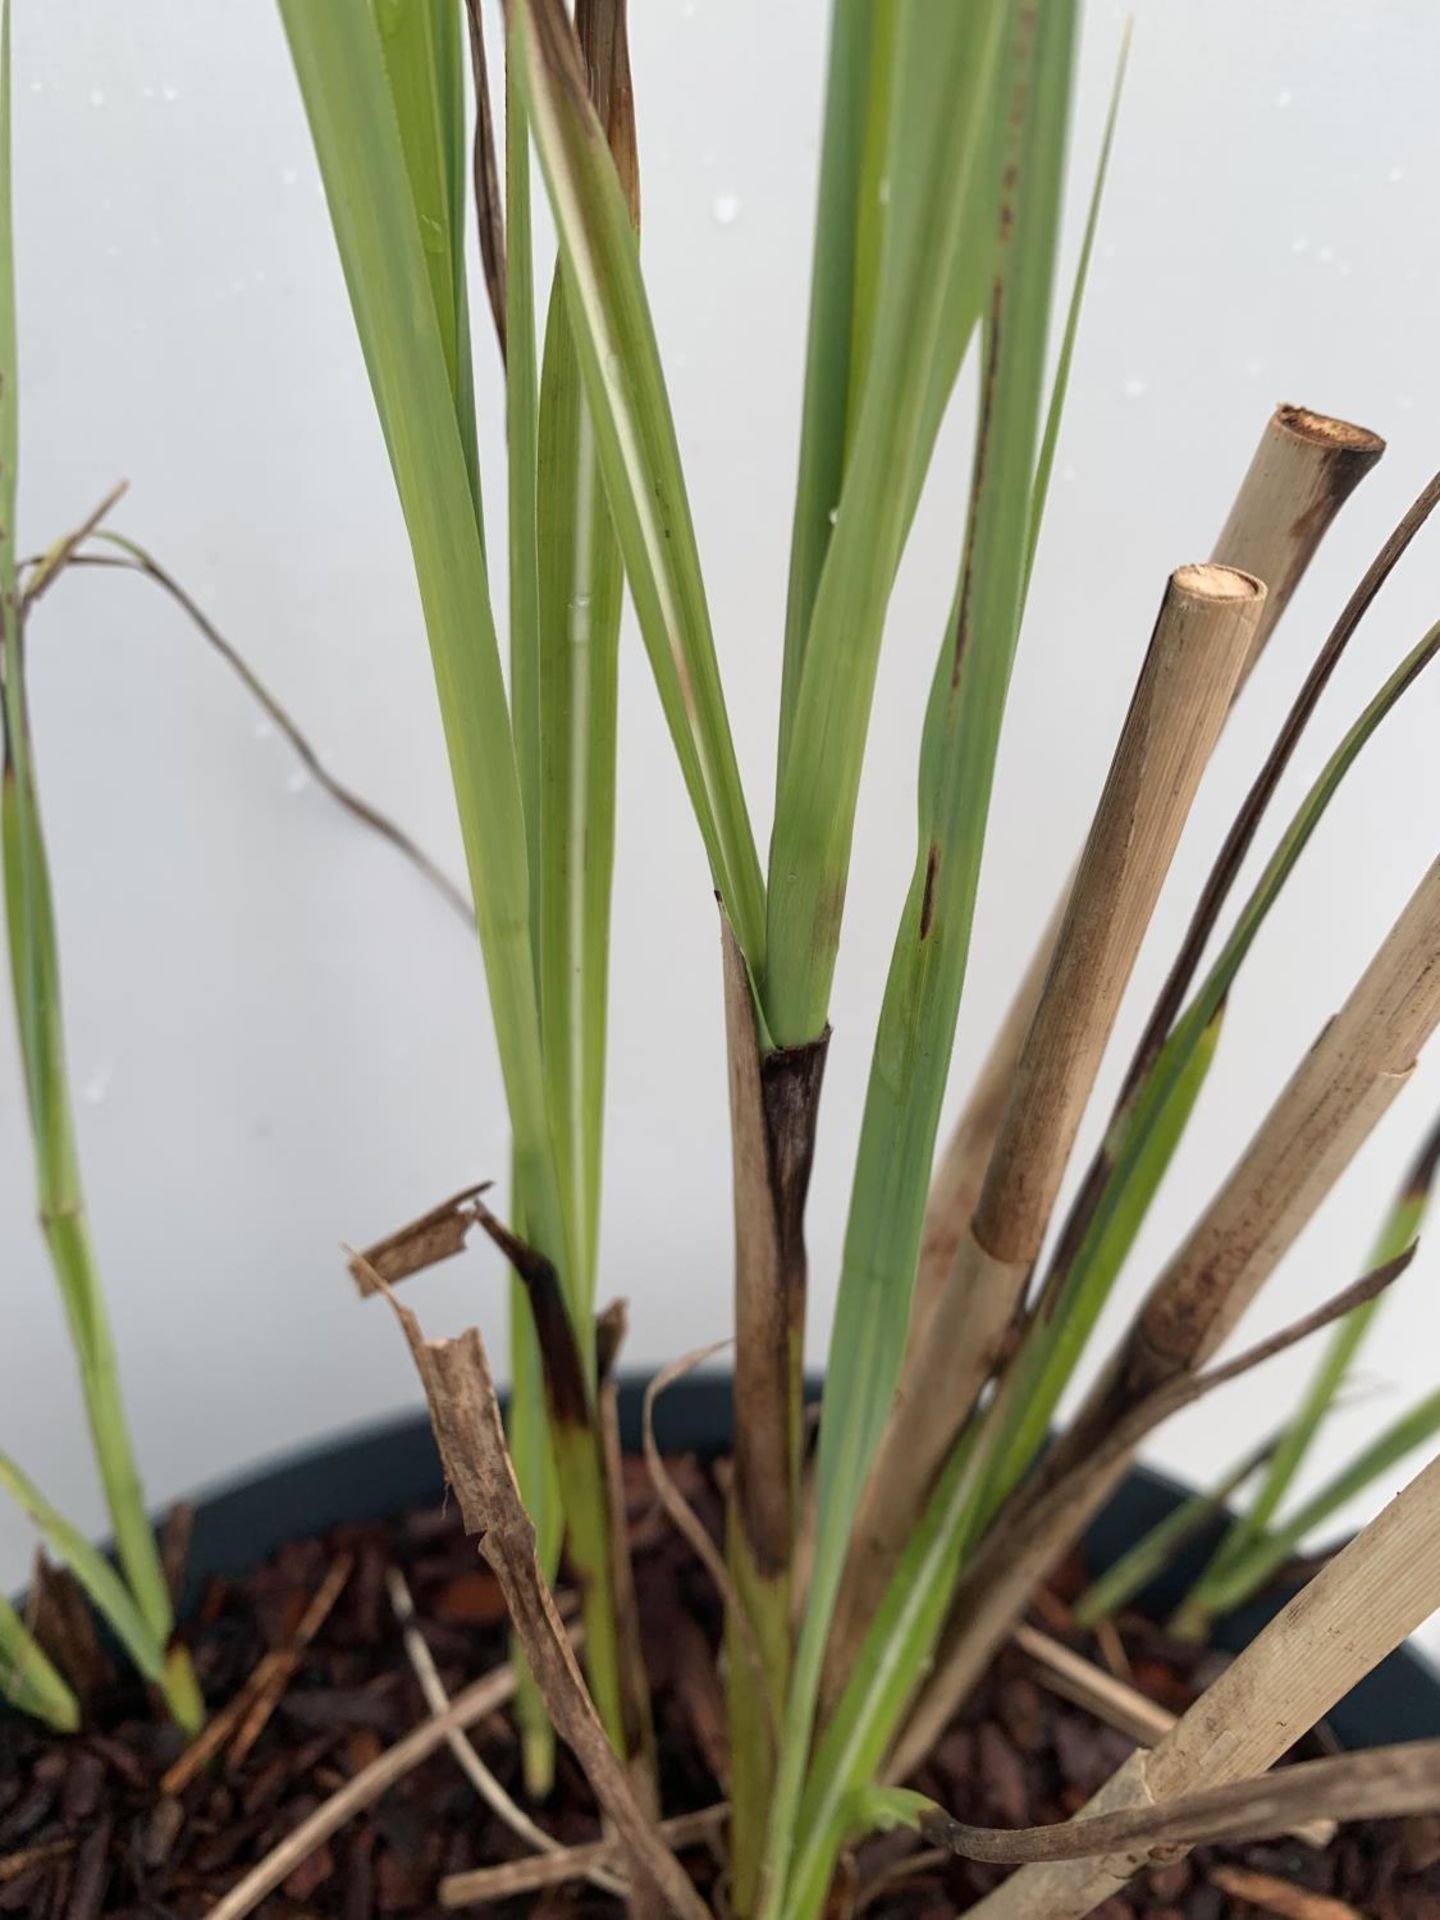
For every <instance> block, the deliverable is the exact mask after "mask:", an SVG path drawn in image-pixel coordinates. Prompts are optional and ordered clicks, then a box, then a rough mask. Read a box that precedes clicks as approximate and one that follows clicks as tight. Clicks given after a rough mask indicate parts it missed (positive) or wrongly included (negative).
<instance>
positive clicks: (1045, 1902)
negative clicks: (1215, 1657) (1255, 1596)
mask: <svg viewBox="0 0 1440 1920" xmlns="http://www.w3.org/2000/svg"><path fill="white" fill-rule="evenodd" d="M1437 1593H1440V1460H1433V1461H1431V1463H1430V1465H1429V1466H1427V1467H1426V1468H1424V1470H1423V1471H1422V1472H1421V1473H1419V1474H1418V1475H1417V1476H1416V1478H1415V1479H1414V1480H1412V1481H1411V1482H1410V1484H1409V1486H1408V1487H1406V1488H1405V1490H1404V1491H1403V1492H1402V1493H1401V1494H1400V1495H1399V1496H1398V1497H1397V1498H1396V1499H1395V1500H1393V1501H1392V1502H1391V1503H1390V1505H1389V1506H1388V1507H1386V1508H1385V1510H1384V1511H1383V1512H1382V1513H1381V1514H1380V1515H1379V1516H1378V1517H1377V1518H1376V1519H1374V1520H1372V1521H1371V1522H1370V1524H1369V1526H1367V1527H1366V1528H1364V1529H1363V1531H1362V1532H1361V1533H1359V1534H1357V1536H1356V1537H1355V1539H1354V1540H1352V1541H1351V1542H1350V1544H1349V1545H1348V1546H1347V1547H1345V1548H1343V1549H1342V1550H1341V1552H1340V1553H1338V1554H1337V1555H1336V1556H1335V1558H1334V1559H1333V1560H1331V1561H1330V1562H1329V1563H1328V1565H1326V1566H1325V1567H1324V1568H1322V1570H1321V1571H1320V1573H1318V1574H1317V1575H1316V1577H1315V1579H1314V1580H1312V1581H1311V1583H1310V1584H1309V1586H1307V1587H1306V1588H1305V1589H1304V1591H1303V1592H1301V1593H1299V1594H1297V1595H1296V1596H1295V1598H1294V1599H1293V1600H1292V1601H1291V1602H1290V1603H1289V1605H1288V1606H1286V1607H1285V1608H1284V1609H1283V1610H1282V1611H1281V1612H1280V1613H1279V1614H1277V1615H1276V1617H1275V1619H1274V1620H1272V1621H1271V1623H1270V1625H1269V1626H1268V1627H1266V1628H1265V1630H1264V1631H1263V1632H1262V1633H1261V1634H1260V1635H1259V1637H1258V1638H1257V1639H1255V1640H1253V1641H1252V1642H1251V1643H1250V1645H1249V1646H1248V1647H1247V1648H1246V1649H1245V1651H1244V1652H1243V1653H1242V1654H1240V1655H1239V1656H1238V1657H1237V1658H1236V1660H1235V1661H1234V1662H1233V1663H1232V1664H1231V1665H1230V1666H1229V1667H1227V1668H1226V1669H1225V1671H1224V1672H1223V1673H1222V1674H1221V1676H1220V1678H1219V1679H1218V1680H1216V1681H1215V1683H1214V1684H1213V1685H1212V1686H1211V1687H1209V1688H1208V1689H1207V1690H1206V1691H1205V1692H1204V1693H1203V1694H1202V1695H1201V1696H1200V1698H1199V1699H1198V1700H1197V1701H1196V1702H1195V1704H1194V1706H1192V1707H1191V1708H1190V1710H1189V1711H1188V1712H1187V1713H1186V1714H1184V1715H1183V1716H1182V1717H1181V1719H1180V1720H1179V1721H1178V1722H1177V1723H1176V1725H1175V1728H1174V1729H1173V1731H1172V1732H1171V1733H1169V1734H1167V1735H1166V1736H1165V1738H1164V1739H1163V1740H1162V1741H1161V1742H1160V1743H1159V1744H1158V1745H1157V1746H1156V1747H1154V1748H1153V1749H1152V1750H1151V1751H1150V1752H1149V1753H1148V1754H1147V1753H1144V1752H1141V1753H1137V1754H1134V1755H1132V1756H1131V1758H1130V1759H1129V1760H1128V1761H1127V1762H1126V1763H1125V1765H1124V1767H1122V1768H1121V1769H1120V1771H1119V1773H1117V1774H1116V1775H1114V1776H1113V1777H1112V1779H1111V1780H1110V1781H1109V1782H1108V1783H1107V1784H1106V1785H1105V1786H1104V1787H1102V1788H1101V1790H1100V1793H1099V1794H1098V1795H1097V1796H1096V1797H1095V1799H1094V1800H1093V1801H1092V1802H1091V1803H1090V1805H1089V1806H1088V1807H1087V1808H1086V1809H1085V1810H1084V1811H1085V1812H1086V1813H1087V1814H1089V1813H1094V1812H1100V1811H1106V1812H1110V1811H1118V1810H1120V1809H1123V1808H1127V1807H1143V1806H1147V1805H1161V1804H1163V1803H1164V1802H1165V1801H1167V1800H1173V1799H1175V1798H1177V1797H1178V1796H1179V1795H1181V1794H1183V1793H1190V1792H1194V1791H1195V1790H1197V1789H1203V1788H1207V1787H1220V1786H1224V1785H1226V1784H1227V1783H1229V1782H1231V1781H1237V1780H1244V1779H1246V1778H1248V1777H1250V1776H1252V1775H1258V1774H1261V1773H1263V1772H1264V1771H1265V1769H1266V1768H1268V1767H1271V1766H1273V1765H1274V1764H1275V1762H1276V1761H1277V1760H1278V1759H1279V1758H1280V1756H1281V1755H1282V1754H1283V1753H1284V1752H1286V1750H1287V1749H1288V1748H1289V1747H1291V1746H1293V1744H1294V1743H1295V1741H1296V1740H1297V1739H1298V1738H1299V1736H1300V1735H1301V1734H1302V1733H1304V1732H1306V1731H1307V1730H1308V1729H1309V1728H1310V1727H1312V1726H1314V1725H1315V1723H1316V1721H1317V1720H1320V1719H1323V1717H1324V1716H1325V1715H1326V1714H1327V1713H1328V1712H1329V1711H1330V1709H1331V1708H1332V1707H1333V1706H1334V1705H1335V1703H1336V1701H1337V1700H1340V1699H1343V1698H1344V1696H1345V1694H1347V1693H1348V1692H1349V1691H1350V1689H1351V1687H1353V1686H1354V1685H1355V1683H1356V1682H1357V1681H1358V1680H1360V1679H1361V1678H1362V1677H1363V1676H1364V1675H1365V1674H1366V1673H1368V1672H1369V1671H1370V1669H1371V1668H1372V1667H1374V1666H1376V1665H1378V1663H1379V1662H1380V1661H1381V1660H1383V1659H1384V1658H1385V1656H1386V1655H1387V1654H1389V1653H1391V1652H1393V1651H1394V1649H1395V1648H1396V1647H1398V1646H1399V1645H1400V1644H1401V1642H1402V1641H1404V1640H1405V1639H1406V1638H1407V1637H1408V1635H1410V1634H1411V1633H1413V1632H1414V1630H1415V1628H1416V1627H1418V1626H1419V1625H1420V1623H1421V1622H1422V1621H1423V1620H1425V1619H1427V1618H1428V1617H1429V1615H1430V1614H1431V1613H1432V1612H1433V1610H1434V1607H1435V1599H1436V1595H1437ZM1146 1858H1147V1855H1146V1853H1144V1852H1141V1853H1139V1854H1137V1853H1135V1852H1119V1853H1116V1854H1113V1855H1110V1856H1109V1857H1107V1858H1105V1859H1103V1860H1099V1861H1094V1860H1087V1861H1083V1862H1071V1863H1067V1864H1064V1865H1061V1864H1059V1863H1051V1864H1047V1865H1043V1866H1034V1867H1024V1868H1022V1869H1021V1870H1020V1872H1018V1873H1016V1874H1014V1875H1013V1876H1012V1877H1011V1878H1010V1879H1009V1880H1007V1881H1006V1882H1005V1883H1004V1885H1003V1886H1001V1887H999V1888H998V1889H997V1890H996V1891H995V1892H994V1893H992V1894H991V1895H990V1896H989V1898H988V1899H986V1900H984V1901H982V1902H981V1904H980V1905H979V1906H978V1907H977V1908H976V1909H975V1912H976V1913H977V1915H982V1916H983V1920H1022V1916H1028V1915H1034V1914H1042V1913H1043V1914H1044V1915H1045V1916H1046V1920H1081V1916H1082V1915H1084V1914H1087V1913H1089V1912H1090V1911H1091V1909H1092V1908H1093V1907H1095V1906H1097V1905H1098V1904H1099V1902H1100V1901H1102V1900H1104V1899H1106V1898H1108V1897H1109V1896H1110V1895H1111V1894H1113V1893H1115V1892H1117V1891H1118V1890H1119V1889H1120V1888H1121V1887H1123V1886H1124V1885H1125V1884H1126V1883H1127V1882H1128V1881H1129V1880H1130V1879H1131V1877H1132V1876H1133V1875H1134V1874H1135V1873H1136V1872H1137V1871H1138V1870H1139V1868H1140V1867H1141V1866H1143V1865H1144V1864H1145V1861H1146Z"/></svg>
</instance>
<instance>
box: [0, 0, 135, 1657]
mask: <svg viewBox="0 0 1440 1920" xmlns="http://www.w3.org/2000/svg"><path fill="white" fill-rule="evenodd" d="M10 189H11V166H10V14H9V9H8V6H7V8H6V9H5V12H4V16H3V23H0V622H3V628H4V632H3V651H0V680H3V729H4V774H3V792H0V838H3V848H4V869H5V872H4V891H5V919H6V929H7V935H8V940H9V950H10V974H11V986H12V991H13V994H14V1000H15V1016H16V1022H17V1025H18V1027H19V1034H20V1056H21V1064H22V1069H23V1072H24V1078H25V1091H26V1098H27V1102H28V1106H29V1113H30V1127H31V1134H32V1138H33V1141H34V1148H35V1177H36V1190H37V1202H38V1209H39V1214H40V1222H41V1228H42V1231H43V1232H44V1235H45V1239H46V1244H47V1246H48V1249H49V1252H50V1258H51V1262H52V1264H53V1266H54V1269H55V1275H56V1279H57V1280H58V1282H59V1285H60V1293H61V1298H62V1300H63V1302H64V1306H65V1313H66V1317H67V1320H68V1322H69V1326H70V1334H71V1339H72V1342H73V1344H74V1347H75V1353H76V1359H77V1361H78V1363H79V1368H80V1378H81V1385H82V1389H83V1392H84V1397H85V1409H86V1414H87V1417H88V1419H89V1423H90V1431H91V1435H92V1439H93V1443H94V1447H95V1455H96V1463H97V1466H98V1468H99V1471H100V1476H101V1480H102V1483H103V1485H104V1489H105V1497H106V1503H107V1506H108V1508H109V1512H110V1520H111V1525H112V1526H113V1527H114V1530H115V1539H116V1543H117V1547H118V1550H119V1553H120V1558H121V1563H122V1565H123V1566H124V1568H125V1573H126V1577H127V1578H128V1579H129V1581H130V1583H131V1585H132V1587H133V1589H134V1593H135V1598H136V1601H137V1602H138V1604H139V1607H140V1610H141V1614H142V1616H143V1618H144V1620H145V1622H146V1624H147V1627H148V1630H149V1633H150V1635H151V1637H152V1639H154V1640H155V1641H157V1642H158V1643H160V1644H161V1645H163V1644H164V1642H165V1641H166V1640H167V1639H168V1637H169V1634H170V1628H171V1624H172V1620H171V1609H170V1598H169V1594H168V1592H167V1591H166V1587H165V1578H164V1574H163V1572H162V1570H161V1566H160V1556H159V1553H158V1552H157V1550H156V1546H155V1540H154V1536H153V1535H152V1533H151V1531H150V1522H149V1518H148V1516H147V1514H146V1512H145V1502H144V1498H143V1495H142V1494H141V1490H140V1478H139V1473H138V1471H137V1469H136V1466H135V1457H134V1452H133V1449H132V1446H131V1442H130V1434H129V1428H128V1425H127V1423H126V1420H125V1413H124V1407H123V1404H122V1400H121V1395H120V1381H119V1373H118V1369H117V1366H116V1361H115V1351H114V1344H113V1341H112V1339H111V1334H110V1325H109V1318H108V1315H107V1313H106V1309H105V1301H104V1297H103V1295H102V1293H101V1290H100V1280H99V1275H98V1273H97V1271H96V1267H95V1260H94V1255H93V1250H92V1248H91V1244H90V1237H89V1233H88V1231H87V1229H86V1225H85V1216H84V1203H83V1199H82V1196H81V1189H80V1169H79V1162H78V1158H77V1155H76V1150H75V1131H74V1123H73V1118H72V1114H71V1108H70V1098H69V1088H68V1084H67V1081H66V1074H65V1044H64V1033H63V1024H62V1012H61V1002H60V964H59V955H58V951H57V945H56V936H55V915H54V908H53V905H52V901H51V890H50V871H49V863H48V861H47V858H46V853H45V842H44V836H43V833H42V830H41V823H40V810H39V802H38V798H37V794H36V787H35V771H34V765H33V750H32V746H31V739H30V727H29V714H28V709H27V699H26V688H25V653H24V630H23V611H22V608H21V606H20V601H19V594H18V589H17V581H16V551H15V507H16V480H17V471H18V456H19V386H18V359H17V346H16V329H15V261H14V255H13V251H12V242H13V233H14V227H13V222H12V218H11V200H10Z"/></svg>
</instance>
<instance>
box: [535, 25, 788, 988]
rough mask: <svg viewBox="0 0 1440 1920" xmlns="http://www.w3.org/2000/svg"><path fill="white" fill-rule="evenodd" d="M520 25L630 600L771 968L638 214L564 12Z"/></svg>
mask: <svg viewBox="0 0 1440 1920" xmlns="http://www.w3.org/2000/svg"><path fill="white" fill-rule="evenodd" d="M512 19H513V31H514V34H515V44H516V47H517V51H518V53H519V57H520V71H521V74H522V76H523V83H524V90H525V95H526V103H527V107H528V110H529V114H530V123H531V129H532V132H533V134H534V138H535V142H536V146H537V148H538V151H539V154H540V159H541V164H542V168H543V170H544V174H545V180H546V185H547V187H548V189H549V195H550V204H551V208H552V210H553V212H554V215H555V224H556V228H557V231H558V234H559V241H560V253H561V258H562V260H563V262H564V267H565V286H566V298H567V301H568V303H569V313H570V322H571V327H572V331H573V336H574V340H575V345H576V349H577V352H578V354H579V360H580V369H581V373H582V375H583V378H584V382H585V393H586V398H587V399H588V401H589V406H590V419H591V422H592V425H593V428H594V433H595V445H596V453H597V456H598V458H599V461H600V465H601V469H602V471H603V472H604V475H605V487H606V493H607V495H608V498H609V502H610V511H611V515H612V517H613V520H614V524H615V529H616V532H617V534H618V536H619V541H620V546H621V550H622V552H623V554H624V557H625V571H626V574H627V576H628V578H629V581H630V592H631V595H632V597H633V599H634V603H635V611H636V614H637V616H638V618H639V622H640V630H641V633H642V635H643V636H644V640H645V645H646V648H647V651H648V652H649V655H650V661H651V666H652V668H653V670H654V674H655V679H656V684H657V686H658V687H659V690H660V699H661V704H662V706H663V707H664V710H665V716H666V719H667V721H668V722H669V726H670V732H671V737H672V738H673V740H674V742H675V748H676V752H677V754H678V756H679V759H680V766H681V771H682V773H683V775H684V778H685V784H686V787H687V789H688V791H689V794H690V800H691V804H692V806H693V808H694V810H695V815H696V819H697V821H698V823H699V826H700V832H701V836H702V838H703V839H704V842H705V848H706V852H707V854H708V856H709V860H710V868H711V873H712V875H713V878H714V882H715V886H716V887H717V889H718V890H719V893H720V896H721V899H722V900H723V902H724V904H725V908H726V911H727V912H728V913H729V915H730V920H731V924H732V925H733V926H734V928H735V931H736V936H737V938H738V939H739V941H740V944H741V947H742V948H743V950H744V952H745V955H746V958H747V960H748V961H749V963H750V965H751V967H752V969H753V970H755V971H756V972H757V973H758V972H759V971H760V969H761V968H762V966H763V962H764V940H765V933H764V884H763V881H762V879H761V875H760V863H759V859H758V856H757V854H756V851H755V841H754V835H753V833H752V830H751V826H750V819H749V814H748V812H747V810H746V806H745V797H744V793H743V791H742V789H741V785H740V772H739V768H738V766H737V764H736V760H735V749H734V744H733V742H732V740H731V736H730V722H729V716H728V714H727V713H726V709H725V700H724V695H723V692H722V690H721V685H720V672H719V665H718V662H717V660H716V657H715V644H714V637H713V634H712V632H711V626H710V613H709V608H708V605H707V603H706V598H705V588H704V582H703V579H702V577H701V570H700V559H699V553H698V550H697V548H696V544H695V530H694V526H693V524H692V522H691V518H690V508H689V502H688V499H687V497H686V492H685V482H684V475H683V473H682V470H681V465H680V452H679V447H678V445H677V443H676V438H675V427H674V422H673V420H672V418H671V414H670V405H669V400H668V397H667V395H666V391H665V383H664V377H663V375H662V373H661V369H660V356H659V351H658V349H657V346H656V342H655V335H654V329H653V326H652V324H651V319H650V309H649V305H648V302H647V300H646V297H645V289H644V284H643V282H642V280H641V277H640V265H639V254H638V250H637V247H636V241H635V234H634V231H633V229H632V226H631V222H630V212H629V208H628V206H627V204H626V198H625V193H624V190H623V188H622V186H621V183H620V181H619V179H618V177H617V175H616V171H615V165H614V162H613V160H612V158H611V155H610V150H609V147H608V145H607V143H606V139H605V134H604V130H603V129H602V128H601V126H600V124H599V121H598V119H597V118H596V115H595V111H594V108H593V105H592V104H591V101H590V97H589V93H588V91H587V89H586V86H585V78H584V72H583V69H582V67H581V64H580V60H579V55H578V50H577V48H576V44H575V38H574V35H573V33H572V32H571V29H570V24H569V22H568V20H567V19H566V16H565V10H564V8H563V6H562V5H561V4H559V0H515V4H514V6H513V9H512Z"/></svg>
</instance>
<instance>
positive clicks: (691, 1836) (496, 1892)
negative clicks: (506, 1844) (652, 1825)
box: [440, 1802, 730, 1907]
mask: <svg viewBox="0 0 1440 1920" xmlns="http://www.w3.org/2000/svg"><path fill="white" fill-rule="evenodd" d="M729 1813H730V1809H729V1807H728V1806H726V1805H725V1804H724V1803H723V1802H722V1803H721V1804H720V1805H718V1806H714V1807H702V1808H701V1810H700V1811H699V1812H698V1813H679V1814H676V1816H675V1818H674V1819H673V1820H662V1821H661V1823H660V1833H661V1835H662V1836H663V1837H664V1838H665V1839H666V1840H668V1841H669V1843H670V1845H671V1846H672V1847H689V1846H694V1845H696V1844H697V1843H699V1842H703V1841H707V1840H711V1841H713V1840H715V1839H717V1838H718V1837H719V1835H720V1832H721V1829H722V1828H723V1827H724V1824H725V1821H726V1819H727V1818H728V1816H729ZM619 1857H620V1845H619V1842H618V1841H616V1840H592V1841H588V1842H587V1843H586V1844H585V1845H583V1846H579V1847H563V1848H561V1850H560V1851H559V1852H558V1853H549V1854H545V1855H543V1856H540V1857H537V1858H534V1859H530V1860H506V1861H504V1862H503V1863H502V1864H501V1865H499V1866H495V1867H475V1868H472V1869H471V1870H470V1871H469V1872H468V1873H451V1874H447V1875H446V1877H445V1878H444V1879H443V1880H442V1881H441V1882H440V1904H441V1906H442V1907H473V1906H477V1905H481V1904H484V1903H486V1902H489V1901H495V1900H513V1899H514V1897H515V1895H516V1894H518V1893H538V1892H539V1891H540V1890H541V1889H542V1888H544V1887H562V1886H564V1885H566V1884H567V1882H569V1881H571V1880H587V1879H588V1880H594V1879H595V1876H596V1870H597V1869H598V1868H603V1867H604V1866H605V1865H606V1864H607V1862H608V1863H613V1862H615V1861H616V1860H618V1858H619Z"/></svg>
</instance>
